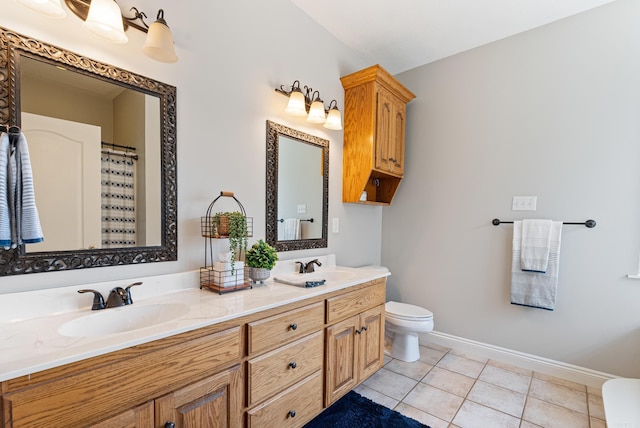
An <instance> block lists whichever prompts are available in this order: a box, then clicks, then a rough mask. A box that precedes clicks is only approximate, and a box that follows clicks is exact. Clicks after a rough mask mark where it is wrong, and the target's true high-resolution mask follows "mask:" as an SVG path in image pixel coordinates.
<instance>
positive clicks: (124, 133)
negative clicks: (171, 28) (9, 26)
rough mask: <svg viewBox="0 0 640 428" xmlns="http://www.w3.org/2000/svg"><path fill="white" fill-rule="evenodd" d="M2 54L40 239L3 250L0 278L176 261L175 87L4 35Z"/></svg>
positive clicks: (2, 118) (0, 109)
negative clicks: (24, 148)
mask: <svg viewBox="0 0 640 428" xmlns="http://www.w3.org/2000/svg"><path fill="white" fill-rule="evenodd" d="M0 47H1V51H0V81H2V82H3V84H2V87H1V88H0V123H1V124H8V125H17V126H21V128H22V130H23V132H24V134H25V136H26V138H27V141H28V144H29V150H30V155H31V162H32V168H33V175H34V188H35V194H36V205H37V206H38V210H39V214H40V221H41V224H42V228H43V232H44V236H45V241H44V242H43V243H41V244H28V245H26V246H22V247H19V248H17V249H15V250H0V275H13V274H22V273H34V272H46V271H54V270H68V269H80V268H88V267H99V266H114V265H123V264H133V263H146V262H155V261H169V260H176V259H177V207H176V202H177V183H176V154H175V152H176V150H175V149H176V88H175V87H174V86H171V85H167V84H164V83H161V82H157V81H155V80H151V79H148V78H146V77H143V76H139V75H136V74H134V73H131V72H129V71H126V70H123V69H119V68H116V67H113V66H110V65H108V64H103V63H100V62H98V61H94V60H91V59H89V58H86V57H82V56H80V55H77V54H74V53H73V52H69V51H66V50H64V49H60V48H58V47H55V46H52V45H48V44H46V43H44V42H40V41H38V40H34V39H31V38H29V37H26V36H23V35H20V34H17V33H14V32H11V31H10V30H6V29H4V28H0ZM124 177H126V178H124Z"/></svg>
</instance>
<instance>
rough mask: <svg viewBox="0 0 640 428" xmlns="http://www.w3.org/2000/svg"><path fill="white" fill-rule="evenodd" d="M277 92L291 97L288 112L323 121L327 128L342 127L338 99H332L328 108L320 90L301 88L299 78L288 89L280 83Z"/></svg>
mask: <svg viewBox="0 0 640 428" xmlns="http://www.w3.org/2000/svg"><path fill="white" fill-rule="evenodd" d="M276 92H277V93H279V94H282V95H285V96H287V97H289V103H288V104H287V107H286V108H285V109H284V111H285V112H286V113H288V114H290V115H292V116H306V117H307V121H308V122H311V123H322V124H324V125H323V126H324V127H325V128H327V129H332V130H335V131H339V130H341V129H342V115H341V114H340V110H338V102H337V101H336V100H331V102H330V103H329V109H328V110H326V109H325V108H324V102H323V101H322V99H321V98H320V92H318V91H314V90H313V89H312V88H310V87H308V86H304V89H303V88H301V87H300V81H299V80H295V81H294V82H293V84H292V85H291V86H290V89H288V90H287V89H286V88H285V86H284V85H280V87H279V88H276Z"/></svg>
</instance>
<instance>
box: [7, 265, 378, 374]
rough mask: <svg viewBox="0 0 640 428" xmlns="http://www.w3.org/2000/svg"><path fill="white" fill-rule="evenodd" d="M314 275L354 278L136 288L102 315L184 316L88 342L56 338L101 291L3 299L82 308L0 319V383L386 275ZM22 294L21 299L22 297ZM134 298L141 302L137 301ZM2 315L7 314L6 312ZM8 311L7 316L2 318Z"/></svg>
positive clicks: (364, 271)
mask: <svg viewBox="0 0 640 428" xmlns="http://www.w3.org/2000/svg"><path fill="white" fill-rule="evenodd" d="M316 270H317V271H319V272H322V271H323V270H327V271H328V270H346V271H349V272H352V273H353V276H352V277H350V278H349V279H342V280H340V279H338V280H332V281H327V283H326V284H325V285H322V286H318V287H314V288H304V287H298V286H293V285H286V284H280V283H277V282H273V277H274V276H275V275H274V274H273V273H272V275H271V278H270V279H269V280H267V281H265V285H256V286H254V287H253V288H252V289H245V290H240V291H235V292H231V293H226V294H222V295H219V294H217V293H215V292H212V291H210V290H206V289H203V290H200V289H199V288H198V282H197V279H198V276H197V274H195V273H189V276H188V278H189V280H188V281H184V278H182V281H180V280H178V281H171V282H183V284H176V286H175V287H172V286H171V285H168V286H167V285H164V286H163V287H156V289H155V290H158V289H159V291H158V292H159V293H160V294H158V295H151V294H152V293H151V290H150V289H149V288H147V287H148V286H145V284H143V285H142V286H138V287H134V288H132V289H131V290H132V295H133V300H134V304H133V305H129V306H124V307H120V308H111V309H104V310H103V311H119V312H120V313H122V315H123V316H126V314H127V313H131V312H135V311H136V308H140V307H141V306H146V305H157V304H164V303H181V304H184V305H186V306H187V310H186V313H185V314H183V315H181V316H179V317H177V318H175V319H173V320H168V321H164V322H160V323H159V324H155V325H152V326H150V327H145V328H141V329H138V330H133V331H126V332H122V333H116V334H108V335H100V336H89V337H68V336H64V335H62V334H60V333H59V332H58V329H59V328H60V327H61V326H62V325H63V324H65V323H67V322H69V321H72V320H74V319H77V318H80V317H84V316H86V315H89V314H92V313H97V312H102V311H91V310H90V306H91V301H92V295H91V294H82V295H79V294H77V290H78V289H81V288H97V289H100V288H99V287H93V286H91V285H88V286H86V287H68V288H64V289H55V290H56V291H55V292H53V291H50V290H43V291H40V292H25V293H16V294H14V295H6V296H3V295H0V312H2V310H3V304H4V305H6V306H14V307H15V306H16V302H20V306H22V307H24V308H25V309H26V308H29V307H30V306H38V305H39V304H40V303H38V302H37V301H33V299H36V300H37V295H39V297H40V298H42V299H43V298H48V299H52V296H55V295H57V296H58V297H57V299H64V298H65V297H60V293H65V294H63V296H66V297H68V298H69V299H70V300H71V299H74V300H75V299H77V298H78V296H81V298H82V302H83V306H82V308H74V309H73V310H67V311H64V312H61V311H60V309H59V308H60V307H63V308H66V306H65V305H56V304H55V303H56V302H49V305H48V307H56V308H58V312H57V313H45V314H37V313H33V312H32V313H29V314H28V315H26V316H25V315H23V314H24V313H25V310H23V311H20V313H21V315H22V317H21V318H20V319H15V317H14V319H6V317H5V319H0V381H3V380H8V379H12V378H15V377H18V376H23V375H29V374H31V373H35V372H38V371H42V370H46V369H50V368H53V367H58V366H61V365H64V364H68V363H72V362H76V361H80V360H83V359H86V358H90V357H94V356H97V355H102V354H106V353H108V352H113V351H117V350H120V349H124V348H128V347H131V346H134V345H139V344H141V343H145V342H150V341H153V340H158V339H162V338H165V337H168V336H172V335H175V334H179V333H183V332H186V331H191V330H195V329H198V328H201V327H206V326H210V325H213V324H216V323H220V322H223V321H227V320H230V319H233V318H237V317H240V316H244V315H249V314H252V313H256V312H260V311H263V310H266V309H271V308H275V307H278V306H282V305H285V304H288V303H293V302H297V301H300V300H303V299H306V298H309V297H313V296H318V295H322V294H326V293H329V292H332V291H336V290H340V289H344V288H348V287H351V286H353V285H356V284H360V283H362V282H366V281H371V280H373V279H377V278H383V277H386V276H388V275H389V272H388V271H387V270H385V269H380V268H373V267H365V268H346V267H336V266H335V265H334V266H331V265H330V264H329V263H325V266H323V268H318V269H316ZM289 272H290V271H289ZM155 278H156V279H157V278H161V277H155ZM193 280H195V283H191V282H193ZM118 282H119V283H118V284H117V285H119V286H126V285H127V281H118ZM131 282H132V281H131ZM143 282H144V281H143ZM151 282H153V281H151ZM184 282H187V284H186V285H185V284H184ZM109 286H111V285H109ZM103 288H104V287H103ZM143 288H145V289H146V291H144V292H141V291H140V290H142V289H143ZM61 290H62V291H61ZM152 290H153V289H152ZM22 294H24V296H21V295H22ZM103 295H105V299H106V293H105V292H103ZM137 295H138V296H139V297H136V296H137ZM34 296H36V297H34ZM3 300H4V301H3ZM87 305H88V306H87ZM72 306H73V305H72ZM4 309H7V311H9V309H8V308H4ZM63 310H64V309H63ZM7 311H5V314H6V313H7ZM129 311H131V312H129ZM15 312H16V311H14V313H15ZM26 312H27V313H28V312H29V311H28V310H26ZM29 315H30V317H29ZM34 315H36V316H34Z"/></svg>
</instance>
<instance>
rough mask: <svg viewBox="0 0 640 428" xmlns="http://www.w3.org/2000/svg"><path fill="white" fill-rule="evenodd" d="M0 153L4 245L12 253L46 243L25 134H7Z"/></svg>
mask: <svg viewBox="0 0 640 428" xmlns="http://www.w3.org/2000/svg"><path fill="white" fill-rule="evenodd" d="M14 139H15V140H14ZM12 140H14V141H12ZM0 152H1V153H0V187H1V190H0V245H2V246H3V247H4V248H5V249H9V248H16V247H17V246H19V245H22V244H34V243H37V242H42V241H43V240H44V237H43V234H42V228H41V227H40V218H39V216H38V210H37V208H36V200H35V193H34V190H33V175H32V171H31V160H30V158H29V148H28V146H27V139H26V138H25V136H24V134H23V133H22V132H20V134H19V135H12V136H8V135H7V134H3V135H2V137H0Z"/></svg>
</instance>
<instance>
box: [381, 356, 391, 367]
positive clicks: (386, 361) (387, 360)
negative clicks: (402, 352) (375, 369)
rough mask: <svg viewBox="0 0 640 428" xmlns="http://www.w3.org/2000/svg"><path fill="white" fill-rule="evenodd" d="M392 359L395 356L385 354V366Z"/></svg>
mask: <svg viewBox="0 0 640 428" xmlns="http://www.w3.org/2000/svg"><path fill="white" fill-rule="evenodd" d="M391 361H393V358H392V357H391V355H388V354H384V362H383V363H382V365H383V366H386V365H387V364H389V363H390V362H391Z"/></svg>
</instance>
